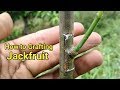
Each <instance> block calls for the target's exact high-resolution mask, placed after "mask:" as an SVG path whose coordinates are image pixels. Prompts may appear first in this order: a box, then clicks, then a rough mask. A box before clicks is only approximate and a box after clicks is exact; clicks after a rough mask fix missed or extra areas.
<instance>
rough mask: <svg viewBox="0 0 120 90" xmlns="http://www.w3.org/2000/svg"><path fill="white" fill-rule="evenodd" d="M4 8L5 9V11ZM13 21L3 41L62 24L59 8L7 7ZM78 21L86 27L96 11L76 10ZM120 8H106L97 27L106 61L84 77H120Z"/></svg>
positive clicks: (82, 76) (101, 49)
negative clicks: (23, 8) (49, 9)
mask: <svg viewBox="0 0 120 90" xmlns="http://www.w3.org/2000/svg"><path fill="white" fill-rule="evenodd" d="M2 12H4V11H1V12H0V13H2ZM7 12H8V13H9V14H10V15H11V17H12V19H13V21H14V28H13V31H12V34H11V35H10V36H8V37H7V38H5V39H4V40H2V41H0V42H1V43H2V42H5V41H8V40H12V39H15V38H18V37H21V36H23V35H26V34H30V33H33V32H36V31H38V30H42V29H45V28H49V27H52V26H56V25H59V14H58V11H7ZM74 15H75V21H77V22H80V23H82V24H83V25H84V27H85V31H86V30H87V29H88V27H89V26H90V24H91V23H92V21H93V19H94V17H95V15H96V11H75V14H74ZM119 26H120V12H119V11H104V16H103V17H102V19H101V20H100V22H99V24H98V25H97V27H96V28H95V30H94V31H96V32H98V33H99V34H100V35H101V36H102V43H101V44H100V45H99V46H98V48H97V49H99V50H100V51H101V52H102V54H103V56H104V61H103V64H102V65H101V66H99V67H97V68H95V69H93V70H91V71H90V72H88V73H85V74H83V75H81V76H80V77H79V78H82V79H116V78H119V77H120V27H119Z"/></svg>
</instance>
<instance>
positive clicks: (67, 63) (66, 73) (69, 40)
mask: <svg viewBox="0 0 120 90" xmlns="http://www.w3.org/2000/svg"><path fill="white" fill-rule="evenodd" d="M59 15H60V79H73V73H74V62H73V61H74V60H73V58H71V57H70V55H69V52H70V50H71V48H72V47H73V25H74V21H73V17H74V15H73V11H60V12H59Z"/></svg>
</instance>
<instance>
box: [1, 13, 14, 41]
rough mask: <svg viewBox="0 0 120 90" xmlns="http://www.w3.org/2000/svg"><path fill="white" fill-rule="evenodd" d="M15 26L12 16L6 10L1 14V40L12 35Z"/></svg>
mask: <svg viewBox="0 0 120 90" xmlns="http://www.w3.org/2000/svg"><path fill="white" fill-rule="evenodd" d="M12 28H13V21H12V18H11V16H10V15H9V14H8V13H7V12H4V13H2V14H0V40H2V39H4V38H6V37H7V36H9V35H10V33H11V31H12Z"/></svg>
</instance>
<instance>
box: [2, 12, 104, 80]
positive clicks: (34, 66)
mask: <svg viewBox="0 0 120 90" xmlns="http://www.w3.org/2000/svg"><path fill="white" fill-rule="evenodd" d="M12 27H13V22H12V19H11V17H10V16H9V14H7V13H3V14H1V15H0V40H2V39H3V38H5V37H7V36H8V35H9V34H10V32H11V30H12ZM83 32H84V27H83V25H82V24H80V23H74V45H76V44H78V43H79V41H80V40H81V39H82V38H83V36H84V35H80V34H82V33H83ZM78 35H79V36H78ZM100 42H101V36H100V35H99V34H97V33H95V32H93V33H92V34H91V36H90V37H89V39H88V40H87V42H86V43H85V44H84V46H83V47H82V49H81V50H80V53H81V52H83V51H86V50H89V49H91V48H93V47H95V46H97V45H99V44H100ZM8 43H9V44H11V45H20V44H23V45H28V44H29V43H31V44H34V45H35V44H38V43H46V44H51V45H53V51H48V53H49V60H26V61H20V60H10V61H8V60H7V59H6V57H8V56H9V52H10V50H5V48H4V43H1V44H0V78H1V79H2V78H3V79H4V78H5V79H28V78H29V79H33V78H34V77H35V76H36V75H38V74H39V73H41V72H43V71H45V70H47V69H50V68H52V67H54V66H55V65H57V64H58V63H59V53H60V51H59V27H58V26H55V27H52V28H49V29H45V30H41V31H38V32H36V33H32V34H29V35H26V36H23V37H20V38H18V39H15V40H11V41H8ZM91 43H92V44H91ZM11 51H12V52H14V53H23V52H24V50H11ZM30 51H32V52H34V53H40V52H41V51H38V50H28V49H27V50H26V52H27V53H29V52H30ZM102 59H103V58H102V55H101V53H100V52H99V51H97V50H93V51H91V52H89V53H87V54H86V55H83V56H82V57H80V58H78V59H77V60H75V75H74V77H77V76H78V75H81V74H83V73H86V72H88V71H90V70H91V69H93V68H95V67H97V66H99V65H101V64H102ZM58 76H59V70H56V71H55V72H53V73H50V74H47V75H45V76H43V77H41V78H47V79H55V78H58Z"/></svg>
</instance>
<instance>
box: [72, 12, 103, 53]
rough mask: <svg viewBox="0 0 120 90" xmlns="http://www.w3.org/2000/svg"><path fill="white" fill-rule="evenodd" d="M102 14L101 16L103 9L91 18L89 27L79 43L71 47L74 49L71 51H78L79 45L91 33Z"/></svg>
mask: <svg viewBox="0 0 120 90" xmlns="http://www.w3.org/2000/svg"><path fill="white" fill-rule="evenodd" d="M102 16H103V11H98V12H97V15H96V17H95V19H94V20H93V22H92V24H91V25H90V27H89V29H88V30H87V32H86V33H85V36H84V37H83V39H82V41H80V43H79V44H78V45H76V46H75V47H74V48H73V50H74V51H73V52H78V51H79V50H80V49H81V47H82V46H83V44H84V43H85V42H86V40H87V39H88V37H89V36H90V35H91V33H92V32H93V30H94V28H95V26H96V25H97V23H98V22H99V20H100V19H101V17H102Z"/></svg>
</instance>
